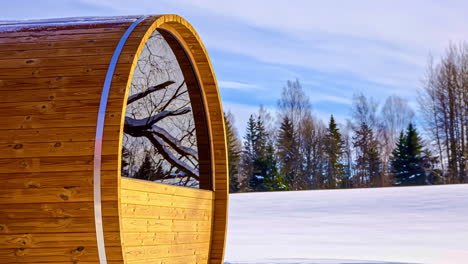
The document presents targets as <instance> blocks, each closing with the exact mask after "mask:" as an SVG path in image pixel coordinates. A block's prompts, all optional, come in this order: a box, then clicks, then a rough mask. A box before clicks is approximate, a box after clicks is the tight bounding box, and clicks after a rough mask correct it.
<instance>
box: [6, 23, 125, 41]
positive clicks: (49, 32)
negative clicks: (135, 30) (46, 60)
mask: <svg viewBox="0 0 468 264" xmlns="http://www.w3.org/2000/svg"><path fill="white" fill-rule="evenodd" d="M18 24H19V23H18ZM18 24H17V25H18ZM130 25H131V22H128V23H99V24H83V25H67V26H57V25H49V26H47V24H42V25H41V26H39V28H38V27H35V28H34V29H33V28H22V29H21V30H19V31H18V30H15V31H6V32H2V35H1V36H0V40H1V39H5V38H18V37H41V36H62V35H77V34H105V33H121V34H123V33H124V32H125V30H126V29H127V28H128V26H130Z"/></svg>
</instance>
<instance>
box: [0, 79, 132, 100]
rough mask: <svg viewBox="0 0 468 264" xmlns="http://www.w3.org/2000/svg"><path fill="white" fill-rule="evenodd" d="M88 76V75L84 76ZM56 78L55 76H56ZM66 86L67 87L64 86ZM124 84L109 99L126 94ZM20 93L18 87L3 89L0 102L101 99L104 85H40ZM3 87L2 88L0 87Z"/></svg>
mask: <svg viewBox="0 0 468 264" xmlns="http://www.w3.org/2000/svg"><path fill="white" fill-rule="evenodd" d="M83 78H86V77H83ZM54 79H55V78H54ZM76 85H77V86H83V84H81V83H79V82H77V84H76ZM64 87H65V88H64ZM124 87H125V85H122V89H121V92H120V93H117V92H115V93H113V94H112V97H111V98H109V99H120V100H122V97H123V96H124V95H125V91H124V89H123V88H124ZM23 88H24V87H22V88H21V90H22V92H21V93H18V91H17V89H8V90H4V91H2V92H1V93H2V96H1V97H0V103H15V102H54V101H56V102H65V101H75V100H100V98H101V93H102V86H99V85H95V84H94V83H93V84H92V85H90V86H89V87H84V88H83V87H77V88H70V86H63V87H58V88H41V89H39V87H36V88H33V89H30V90H23ZM0 89H1V88H0Z"/></svg>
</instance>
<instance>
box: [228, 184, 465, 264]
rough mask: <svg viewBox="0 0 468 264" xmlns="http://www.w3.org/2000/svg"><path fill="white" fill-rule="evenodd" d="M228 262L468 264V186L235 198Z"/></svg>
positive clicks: (285, 193) (300, 192)
mask: <svg viewBox="0 0 468 264" xmlns="http://www.w3.org/2000/svg"><path fill="white" fill-rule="evenodd" d="M229 213H230V215H229V229H228V240H227V251H226V258H225V259H226V263H230V264H254V263H255V264H257V263H261V264H358V263H359V264H360V263H362V264H402V263H424V264H466V263H468V185H466V184H465V185H445V186H424V187H395V188H377V189H350V190H320V191H299V192H275V193H248V194H233V195H231V196H230V211H229Z"/></svg>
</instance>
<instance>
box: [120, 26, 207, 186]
mask: <svg viewBox="0 0 468 264" xmlns="http://www.w3.org/2000/svg"><path fill="white" fill-rule="evenodd" d="M197 151H198V149H197V140H196V131H195V124H194V118H193V114H192V110H191V104H190V97H189V95H188V90H187V85H186V83H185V81H184V77H183V73H182V71H181V69H180V67H179V65H178V63H177V59H176V57H175V55H174V54H173V52H172V50H171V48H170V47H169V45H168V44H167V42H166V41H165V40H164V38H163V37H162V36H161V35H160V34H159V33H158V32H155V33H153V35H152V36H151V37H150V38H149V40H148V41H147V42H146V44H145V47H144V49H143V50H142V53H141V55H140V57H139V59H138V63H137V65H136V68H135V72H134V76H133V79H132V83H131V90H130V95H129V97H128V100H127V111H126V115H125V123H124V139H123V153H122V176H125V177H131V178H138V179H144V180H149V181H157V182H163V183H169V184H176V185H183V186H190V187H198V185H199V184H198V183H199V164H198V152H197Z"/></svg>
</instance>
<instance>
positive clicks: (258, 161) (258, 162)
mask: <svg viewBox="0 0 468 264" xmlns="http://www.w3.org/2000/svg"><path fill="white" fill-rule="evenodd" d="M254 134H255V140H254V141H253V153H254V155H253V168H254V169H253V175H251V177H250V181H249V185H250V188H251V189H252V190H253V191H257V192H259V191H266V190H267V189H268V188H267V186H266V185H265V184H266V182H267V181H268V180H267V178H268V177H271V175H267V174H268V165H269V164H268V162H269V161H268V159H267V140H268V135H267V133H266V131H265V126H264V124H263V120H262V119H261V117H260V116H257V120H256V123H255V130H254Z"/></svg>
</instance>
